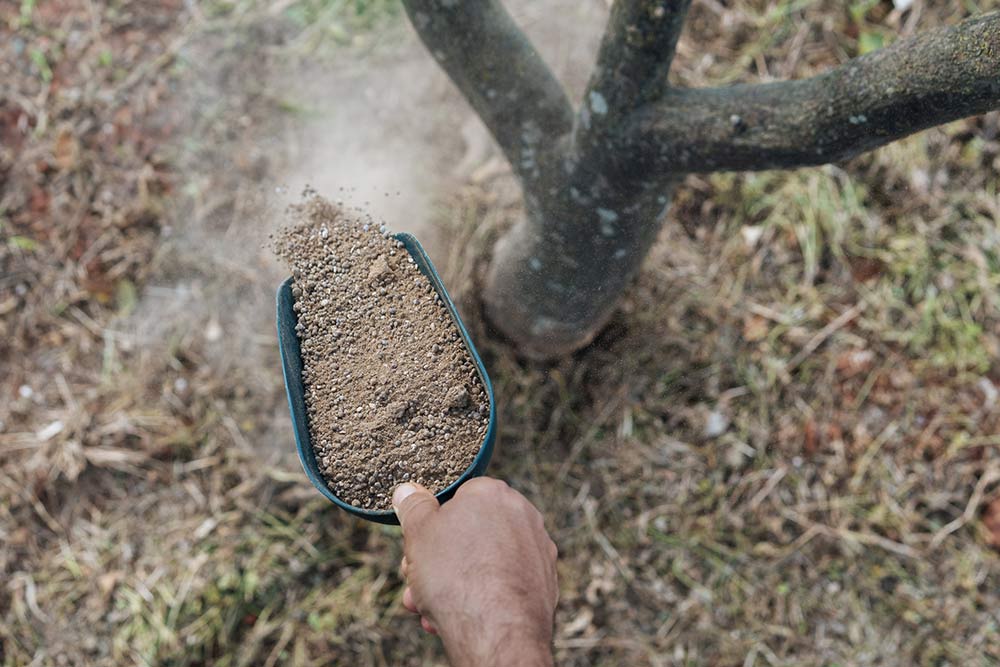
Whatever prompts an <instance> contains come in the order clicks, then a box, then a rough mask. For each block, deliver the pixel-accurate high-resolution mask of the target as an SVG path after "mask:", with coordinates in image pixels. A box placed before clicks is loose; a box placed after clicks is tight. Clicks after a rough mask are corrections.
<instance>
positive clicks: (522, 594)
mask: <svg viewBox="0 0 1000 667" xmlns="http://www.w3.org/2000/svg"><path fill="white" fill-rule="evenodd" d="M392 505H393V508H394V509H395V510H396V514H397V516H398V517H399V523H400V524H401V525H402V527H403V540H404V553H405V555H404V556H403V562H402V566H401V569H402V573H403V576H404V577H405V578H406V581H407V584H408V586H407V588H406V590H405V591H404V592H403V606H404V607H406V608H407V609H408V610H409V611H411V612H413V613H415V614H420V615H421V625H423V627H424V629H425V630H427V631H428V632H433V633H435V634H439V635H440V636H441V639H442V641H443V642H444V646H445V650H446V651H447V652H448V657H449V659H450V661H451V664H452V666H453V667H473V666H475V667H483V666H486V665H489V666H491V667H492V666H496V667H502V666H506V665H525V666H530V667H535V666H543V665H551V664H552V652H551V643H552V619H553V614H554V613H555V606H556V601H557V599H558V596H559V589H558V586H557V583H556V556H557V554H558V552H557V550H556V545H555V543H553V542H552V540H551V539H550V538H549V535H548V533H547V532H545V526H544V524H543V522H542V515H541V514H540V513H539V512H538V510H537V509H535V507H534V506H533V505H532V504H531V503H530V502H528V500H527V499H526V498H525V497H524V496H522V495H521V494H520V493H518V492H517V491H515V490H514V489H512V488H510V487H509V486H507V484H506V483H505V482H502V481H499V480H496V479H491V478H488V477H478V478H476V479H472V480H470V481H468V482H466V483H465V484H463V485H462V486H461V487H459V489H458V491H457V492H456V493H455V496H454V498H453V499H452V500H450V501H449V502H448V503H446V504H445V505H439V504H438V501H437V499H436V498H435V497H434V495H433V494H431V493H430V491H428V490H427V489H425V488H423V487H422V486H419V485H417V484H402V485H400V486H399V487H397V488H396V490H395V492H394V493H393V496H392Z"/></svg>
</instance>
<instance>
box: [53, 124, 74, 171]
mask: <svg viewBox="0 0 1000 667" xmlns="http://www.w3.org/2000/svg"><path fill="white" fill-rule="evenodd" d="M52 154H53V156H54V157H55V159H56V165H57V166H58V167H59V168H60V169H62V170H63V171H69V170H70V169H72V168H73V167H75V166H76V162H77V160H78V159H79V157H80V142H78V141H77V140H76V137H75V136H73V130H72V129H71V128H69V127H66V126H64V127H63V128H61V129H60V130H59V134H58V135H57V136H56V142H55V146H53V148H52Z"/></svg>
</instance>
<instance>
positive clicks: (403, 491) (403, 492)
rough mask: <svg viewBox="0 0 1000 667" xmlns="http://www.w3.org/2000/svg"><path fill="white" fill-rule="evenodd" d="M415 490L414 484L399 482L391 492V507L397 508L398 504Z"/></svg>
mask: <svg viewBox="0 0 1000 667" xmlns="http://www.w3.org/2000/svg"><path fill="white" fill-rule="evenodd" d="M416 492H417V487H416V485H414V484H410V483H409V482H407V483H406V484H400V485H399V486H397V487H396V490H395V491H393V492H392V508H393V509H397V510H398V509H399V506H400V505H402V504H403V501H404V500H406V499H407V498H408V497H409V496H411V495H412V494H414V493H416Z"/></svg>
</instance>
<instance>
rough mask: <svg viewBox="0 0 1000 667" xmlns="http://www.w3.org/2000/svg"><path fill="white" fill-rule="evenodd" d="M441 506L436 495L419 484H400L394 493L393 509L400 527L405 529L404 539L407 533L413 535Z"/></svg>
mask: <svg viewBox="0 0 1000 667" xmlns="http://www.w3.org/2000/svg"><path fill="white" fill-rule="evenodd" d="M438 507H440V505H439V504H438V501H437V498H435V497H434V494H433V493H431V492H430V491H428V490H427V489H425V488H424V487H422V486H420V485H419V484H411V483H409V482H407V483H406V484H400V485H399V486H397V487H396V490H395V491H393V492H392V508H393V509H394V510H396V516H397V517H399V525H400V526H402V527H403V537H406V533H407V531H409V532H410V533H411V534H412V532H413V531H414V530H416V529H417V527H418V526H419V525H420V523H422V522H423V521H424V519H426V518H427V517H429V516H430V515H431V514H433V513H434V512H436V511H437V509H438Z"/></svg>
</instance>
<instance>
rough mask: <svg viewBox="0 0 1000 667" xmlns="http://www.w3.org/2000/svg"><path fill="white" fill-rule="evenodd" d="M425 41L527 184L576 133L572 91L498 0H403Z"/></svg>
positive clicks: (536, 177) (538, 175)
mask: <svg viewBox="0 0 1000 667" xmlns="http://www.w3.org/2000/svg"><path fill="white" fill-rule="evenodd" d="M403 6H404V7H405V8H406V13H407V15H408V16H409V18H410V23H412V24H413V27H414V28H415V29H416V31H417V34H418V35H419V36H420V39H421V41H423V43H424V45H425V46H426V47H427V50H428V51H430V53H431V55H432V56H434V59H435V60H437V61H438V64H440V65H441V67H443V68H444V70H445V71H446V72H447V73H448V76H449V77H450V78H451V80H452V81H453V82H454V83H455V85H456V86H457V87H458V89H459V90H460V91H461V92H462V94H463V95H464V96H465V98H466V99H467V100H468V101H469V104H471V105H472V108H473V109H475V110H476V114H477V115H478V116H479V117H480V118H481V119H482V121H483V122H484V123H485V124H486V127H487V128H488V129H489V131H490V133H491V134H492V135H493V138H494V139H495V140H496V142H497V144H499V145H500V148H501V149H502V150H503V152H504V154H505V155H506V156H507V159H508V160H509V161H510V164H511V166H512V167H513V168H514V172H515V173H516V174H518V176H519V177H520V178H521V181H522V182H523V183H525V184H526V185H527V184H530V183H531V182H532V181H535V180H537V179H538V178H540V176H541V173H540V168H539V162H540V158H541V156H542V155H543V154H544V153H545V152H547V151H549V150H550V149H551V147H552V145H553V144H554V143H556V142H557V141H558V140H559V139H560V138H561V137H562V136H564V135H565V134H567V133H569V131H570V129H571V128H572V125H573V108H572V106H571V105H570V103H569V99H568V98H567V97H566V92H565V91H564V90H563V88H562V86H561V85H560V84H559V82H558V81H557V80H556V78H555V77H554V76H553V75H552V72H551V71H549V68H548V67H547V66H546V65H545V63H544V62H543V61H542V58H541V56H540V55H538V52H537V51H536V50H535V47H534V46H532V44H531V42H530V41H528V38H527V37H525V36H524V33H522V32H521V30H520V29H519V28H518V27H517V25H515V24H514V21H513V19H511V17H510V15H509V14H508V13H507V11H506V10H505V9H504V8H503V5H501V4H500V3H499V2H497V1H496V0H403Z"/></svg>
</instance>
